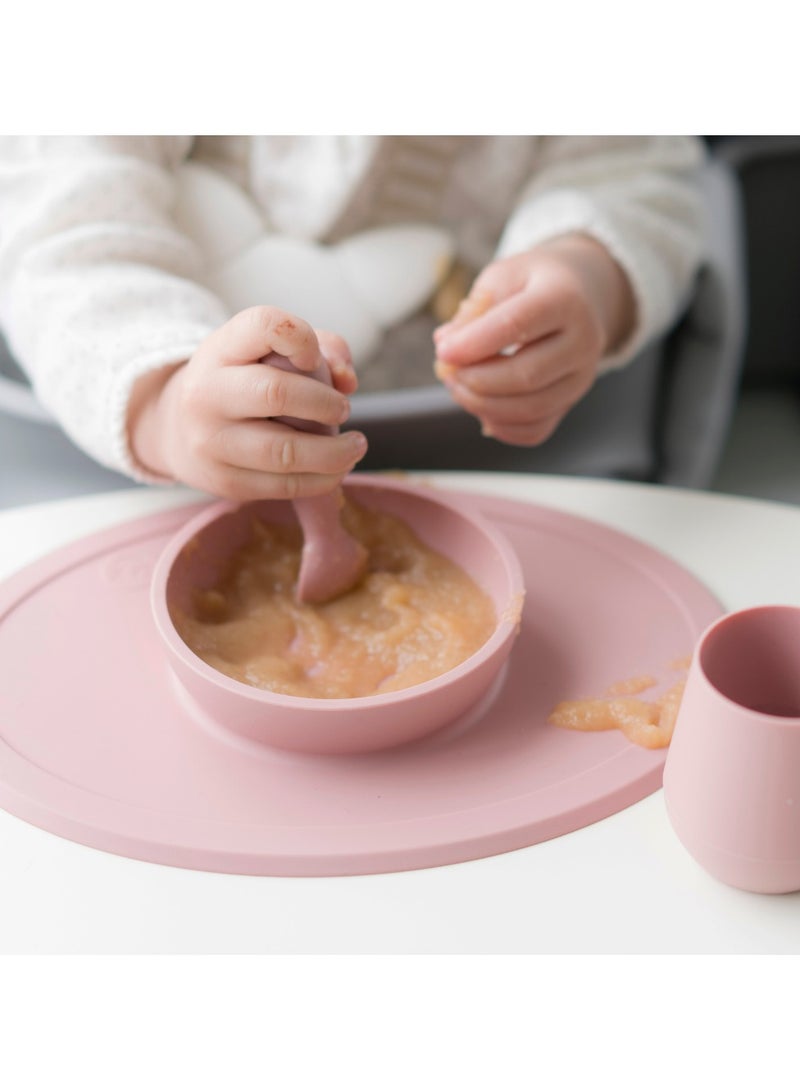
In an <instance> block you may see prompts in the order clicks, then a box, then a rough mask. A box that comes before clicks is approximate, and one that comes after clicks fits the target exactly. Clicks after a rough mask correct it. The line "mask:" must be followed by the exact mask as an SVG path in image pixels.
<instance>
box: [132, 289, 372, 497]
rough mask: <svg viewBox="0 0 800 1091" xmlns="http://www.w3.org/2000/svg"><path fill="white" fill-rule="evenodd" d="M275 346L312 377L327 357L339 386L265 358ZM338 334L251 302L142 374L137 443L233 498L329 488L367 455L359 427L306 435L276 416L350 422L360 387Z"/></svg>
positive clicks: (148, 458)
mask: <svg viewBox="0 0 800 1091" xmlns="http://www.w3.org/2000/svg"><path fill="white" fill-rule="evenodd" d="M270 352H277V353H278V354H279V355H281V356H285V357H287V358H288V359H289V360H290V361H291V362H292V364H294V366H295V367H296V368H299V369H300V370H302V371H307V372H309V373H311V372H313V371H314V370H316V368H317V367H319V366H320V364H322V363H323V362H327V364H328V366H329V367H330V370H331V376H332V379H333V384H334V385H333V387H330V386H328V385H327V384H326V383H321V382H317V381H316V380H314V379H311V378H308V377H306V376H304V375H297V374H295V373H291V372H287V371H283V370H279V369H278V368H275V367H271V366H269V365H268V364H265V363H261V362H259V361H261V359H262V357H264V356H267V355H268V354H269V353H270ZM357 385H358V384H357V379H356V376H355V372H354V371H353V367H352V361H351V358H350V351H349V349H348V347H347V345H346V343H345V342H344V341H343V340H342V338H340V337H337V336H336V335H335V334H330V333H323V332H320V333H315V331H314V330H313V329H312V328H311V326H309V325H308V323H307V322H304V321H303V320H302V319H300V318H296V317H295V316H294V315H290V314H287V313H286V312H285V311H281V310H279V309H278V308H276V307H252V308H250V309H249V310H246V311H241V312H240V313H239V314H237V315H235V316H234V317H233V318H232V319H231V320H230V321H229V322H227V323H226V324H225V325H224V326H221V327H220V328H219V329H218V330H215V332H214V333H212V334H211V335H210V336H209V337H207V338H206V340H205V341H204V342H203V343H202V344H201V345H200V347H199V348H198V349H197V351H196V352H195V354H194V356H192V358H191V359H190V360H189V361H188V362H187V363H185V364H182V365H181V366H180V367H178V368H176V369H172V370H170V371H168V372H163V371H162V372H158V373H156V374H155V375H150V376H145V377H144V379H142V380H140V382H139V383H138V384H137V385H136V387H135V388H134V393H133V397H132V399H131V408H130V412H129V418H128V419H129V433H130V440H131V449H132V451H133V453H134V455H135V457H136V458H137V459H138V460H139V461H140V462H141V463H142V465H144V466H145V467H147V468H148V469H150V470H151V471H153V472H155V473H157V474H160V475H163V476H165V477H170V478H173V479H175V480H177V481H182V482H184V483H185V484H187V485H191V486H193V487H194V488H198V489H202V490H204V491H205V492H210V493H213V494H215V495H217V496H223V497H226V498H228V499H231V500H254V499H262V498H272V499H294V498H295V497H300V496H317V495H320V494H322V493H326V492H330V491H332V490H333V489H334V488H335V487H336V486H337V485H338V484H339V482H340V481H341V479H342V478H343V477H344V476H345V474H347V473H348V472H349V471H350V470H351V469H352V468H353V466H354V465H355V463H356V462H358V460H359V459H360V458H361V457H362V456H363V454H364V452H365V451H366V447H367V443H366V439H365V438H364V436H363V435H361V434H360V433H358V432H346V433H343V434H342V435H319V434H315V433H312V432H300V431H296V430H295V429H294V428H291V427H289V426H288V425H286V424H282V423H279V422H278V421H276V420H274V419H272V418H274V417H297V418H301V419H303V420H309V421H316V422H317V423H318V424H321V425H329V426H334V427H335V426H338V425H340V424H342V423H344V421H346V420H347V418H348V416H349V414H350V405H349V402H348V399H347V395H348V394H352V393H353V391H354V390H355V388H356V386H357Z"/></svg>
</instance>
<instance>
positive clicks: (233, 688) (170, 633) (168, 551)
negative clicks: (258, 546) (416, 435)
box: [150, 473, 525, 712]
mask: <svg viewBox="0 0 800 1091" xmlns="http://www.w3.org/2000/svg"><path fill="white" fill-rule="evenodd" d="M342 485H343V487H344V489H345V490H348V489H351V488H355V489H357V488H359V487H362V486H364V487H366V488H368V489H369V488H380V489H382V490H384V491H387V490H388V491H391V492H396V493H402V494H404V495H412V496H416V497H420V498H421V499H423V500H429V501H432V502H434V503H436V504H439V505H440V506H441V507H444V508H447V509H448V510H449V511H450V512H452V513H453V514H454V515H457V516H458V517H459V518H461V519H464V520H466V521H468V522H469V523H471V524H472V525H473V526H474V527H475V528H476V529H478V530H479V531H480V532H481V533H482V534H483V535H484V537H486V538H487V539H488V540H489V541H490V542H491V544H492V547H493V548H494V549H495V550H496V552H497V554H498V556H499V557H500V559H501V561H502V563H503V566H504V568H505V571H506V573H507V576H508V584H509V594H508V602H507V604H506V605H505V607H503V608H502V609H500V610H499V616H498V620H497V624H496V626H495V628H494V630H493V632H492V635H491V636H490V637H489V639H488V640H486V641H485V642H484V643H483V644H482V645H481V646H480V647H479V648H478V649H477V651H474V652H473V653H472V655H470V656H468V657H467V658H466V659H464V660H463V661H462V662H461V663H458V664H457V665H456V666H455V667H451V668H450V670H448V671H445V672H444V673H443V674H439V675H436V676H435V677H434V678H429V679H428V680H427V681H425V682H418V683H417V684H416V685H413V686H406V687H404V688H403V689H399V690H392V691H391V692H389V693H376V694H370V695H368V696H366V697H297V696H294V695H292V694H288V693H276V692H275V691H274V690H266V689H260V688H259V687H257V686H250V685H248V684H247V683H245V682H239V681H237V680H236V679H235V678H231V677H229V675H227V674H223V673H222V672H221V671H218V670H216V669H215V668H214V667H211V666H209V664H208V663H206V662H205V660H203V659H201V658H200V656H198V655H197V654H196V653H195V652H193V651H192V649H191V648H190V647H189V645H188V644H186V643H185V641H184V640H183V639H182V638H181V636H180V635H179V633H178V631H177V629H176V628H175V625H174V623H173V621H172V617H171V616H170V612H169V608H168V606H167V596H166V590H167V584H168V581H169V577H170V573H171V571H172V566H173V564H174V563H175V560H176V559H177V557H178V555H179V554H180V553H181V551H182V550H183V548H184V547H185V546H186V544H187V542H189V541H190V540H191V539H192V538H193V537H194V536H195V535H196V534H198V533H199V532H200V531H202V530H203V529H204V528H205V527H206V526H208V525H209V524H210V523H212V522H214V521H215V520H216V519H219V518H221V517H222V516H223V515H227V514H229V513H232V512H235V511H238V510H239V509H240V508H242V507H245V506H247V505H249V504H253V503H255V504H257V503H261V502H262V501H258V500H255V501H253V500H244V501H236V500H219V501H217V502H214V501H213V500H212V501H211V502H210V503H209V505H208V507H206V508H204V510H203V511H201V512H199V513H198V514H197V515H195V516H194V517H193V518H191V519H189V520H188V521H187V522H186V523H184V524H183V526H181V527H180V528H179V530H177V531H176V532H175V534H173V535H172V537H171V538H170V540H169V541H168V542H167V544H166V546H165V547H164V549H163V550H162V551H161V553H160V555H159V557H158V559H157V561H156V564H155V567H154V569H153V572H152V575H151V579H150V607H151V614H152V615H153V617H154V619H155V623H156V628H157V630H158V633H159V636H160V637H161V640H162V642H163V643H164V644H165V645H166V647H167V648H168V650H169V651H170V652H171V653H172V655H174V656H176V657H177V658H178V659H179V660H180V661H181V663H182V665H183V666H184V667H186V668H188V669H189V670H190V671H192V673H194V674H195V675H197V676H198V677H199V678H200V679H202V680H203V681H204V682H207V683H211V684H212V685H214V686H216V687H217V688H218V689H221V690H224V691H226V692H227V693H229V694H232V695H235V696H237V697H244V698H247V699H248V700H250V701H253V702H255V703H256V704H261V705H264V706H265V708H273V709H274V708H278V709H285V710H287V711H289V710H294V711H308V710H309V709H318V710H320V711H322V710H323V709H331V710H338V711H341V712H349V711H353V712H355V711H361V710H367V709H379V708H381V707H384V706H392V707H394V706H396V705H398V704H400V703H404V702H406V701H413V700H415V699H418V698H420V697H423V696H425V695H428V694H432V693H435V692H437V691H438V690H440V689H444V688H446V687H447V686H449V685H451V684H452V683H453V682H456V681H458V679H460V678H462V677H463V676H464V675H467V674H470V673H472V671H474V670H476V669H477V668H479V667H480V666H481V665H482V664H483V663H485V662H488V661H489V660H491V659H492V658H493V656H494V655H495V654H496V653H497V652H498V651H499V650H500V649H501V648H502V647H503V646H504V645H505V644H506V642H507V641H508V640H509V639H510V638H511V637H512V636H513V635H514V634H515V633H516V631H517V630H518V628H519V625H520V621H521V616H522V606H523V603H524V597H525V582H524V577H523V573H522V566H521V564H520V562H519V558H518V557H517V554H516V553H515V551H514V549H513V547H512V546H511V543H510V542H509V541H508V539H507V538H506V536H505V535H504V534H503V533H502V532H501V531H499V530H497V529H496V528H495V527H494V526H493V525H492V524H491V523H490V522H489V520H488V519H485V518H484V517H483V515H481V514H480V513H479V512H478V511H477V510H473V509H472V507H471V506H467V507H466V508H465V506H464V502H463V500H462V499H461V497H459V499H458V500H456V499H455V498H454V497H451V496H450V495H448V494H447V493H446V492H444V490H442V489H440V488H439V486H437V485H433V484H431V483H426V482H413V483H411V482H406V481H401V480H398V479H397V478H396V477H392V476H389V475H388V474H387V475H386V477H384V476H383V475H381V474H366V473H365V474H358V473H355V474H350V475H348V476H347V477H346V478H345V479H344V481H343V482H342ZM442 493H444V495H442ZM479 499H480V497H479V496H478V495H476V504H477V501H478V500H479ZM268 500H269V498H268V497H265V498H264V501H263V502H266V501H268ZM282 502H283V503H285V502H286V501H282ZM517 602H518V603H519V609H516V604H517Z"/></svg>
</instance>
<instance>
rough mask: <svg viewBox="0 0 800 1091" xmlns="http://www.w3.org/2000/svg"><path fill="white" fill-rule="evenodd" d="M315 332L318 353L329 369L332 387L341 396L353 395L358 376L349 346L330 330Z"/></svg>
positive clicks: (356, 386)
mask: <svg viewBox="0 0 800 1091" xmlns="http://www.w3.org/2000/svg"><path fill="white" fill-rule="evenodd" d="M316 332H317V340H318V341H319V347H320V351H321V353H322V355H323V356H324V357H325V359H326V360H327V362H328V366H329V368H330V372H331V378H332V379H333V385H334V386H335V387H336V389H337V390H340V391H341V392H342V393H343V394H353V393H354V392H355V390H357V388H358V376H357V375H356V372H355V368H354V367H353V355H352V353H351V352H350V346H349V345H348V343H347V342H346V341H345V339H344V338H343V337H341V336H340V335H339V334H338V333H332V332H331V331H330V330H317V331H316Z"/></svg>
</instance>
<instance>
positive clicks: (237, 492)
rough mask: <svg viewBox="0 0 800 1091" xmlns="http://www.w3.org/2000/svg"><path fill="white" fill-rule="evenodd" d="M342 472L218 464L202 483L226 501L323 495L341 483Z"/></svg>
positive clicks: (284, 498)
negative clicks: (267, 469)
mask: <svg viewBox="0 0 800 1091" xmlns="http://www.w3.org/2000/svg"><path fill="white" fill-rule="evenodd" d="M342 476H343V475H334V474H313V473H311V474H276V473H269V472H263V471H261V470H248V469H243V468H242V467H240V466H227V465H224V464H221V465H218V466H217V467H216V469H215V471H214V473H213V474H212V475H211V478H210V480H209V482H208V484H207V485H206V486H205V487H206V488H207V489H208V491H210V492H212V493H213V494H214V495H215V496H221V497H224V498H225V499H226V500H238V501H244V500H264V499H265V498H268V499H270V500H298V499H300V498H302V497H307V496H325V495H327V494H328V493H331V492H333V490H334V489H335V488H337V486H339V485H340V484H341V483H342Z"/></svg>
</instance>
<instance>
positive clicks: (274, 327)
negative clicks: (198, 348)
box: [205, 307, 323, 371]
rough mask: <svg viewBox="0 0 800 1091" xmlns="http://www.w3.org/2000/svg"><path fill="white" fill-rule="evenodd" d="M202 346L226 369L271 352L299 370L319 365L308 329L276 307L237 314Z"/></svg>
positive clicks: (315, 343) (314, 340)
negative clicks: (287, 360)
mask: <svg viewBox="0 0 800 1091" xmlns="http://www.w3.org/2000/svg"><path fill="white" fill-rule="evenodd" d="M205 346H206V348H207V349H208V350H209V356H210V357H211V358H212V359H213V360H214V361H215V363H220V364H223V365H226V366H231V365H236V364H247V363H250V362H252V361H254V360H260V359H261V358H262V357H263V356H268V355H269V353H271V352H277V353H278V354H279V355H280V356H286V357H287V358H288V359H289V360H291V362H292V363H293V364H294V365H295V367H298V368H300V370H301V371H315V370H316V368H318V367H319V365H320V364H321V363H322V362H323V360H322V354H321V353H320V348H319V342H318V341H317V335H316V333H315V332H314V330H313V329H312V327H311V326H309V324H308V322H304V321H303V319H302V318H298V317H297V316H296V315H293V314H289V312H288V311H283V310H281V309H280V308H279V307H248V308H247V310H244V311H239V313H238V314H235V315H234V316H233V318H231V319H230V320H229V321H228V322H226V323H225V325H224V326H220V328H219V329H218V330H215V331H214V333H212V334H211V335H210V336H209V337H208V338H207V340H206V342H205Z"/></svg>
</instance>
